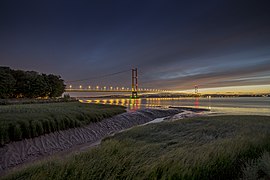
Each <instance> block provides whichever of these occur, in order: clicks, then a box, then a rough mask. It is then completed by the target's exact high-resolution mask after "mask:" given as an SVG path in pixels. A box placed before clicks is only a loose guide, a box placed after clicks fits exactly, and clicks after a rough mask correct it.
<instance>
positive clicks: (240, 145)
mask: <svg viewBox="0 0 270 180" xmlns="http://www.w3.org/2000/svg"><path fill="white" fill-rule="evenodd" d="M147 114H151V113H150V112H148V113H147ZM133 117H134V116H133ZM127 122H130V121H127ZM269 134H270V117H269V116H211V117H196V118H189V119H182V120H178V121H173V122H161V123H156V124H149V125H145V126H139V127H135V128H132V129H131V130H129V131H124V132H122V133H118V134H116V135H115V136H113V137H108V138H106V139H105V140H103V141H102V143H101V145H100V146H98V147H96V148H92V149H90V150H88V151H87V152H85V153H81V154H79V155H75V156H71V157H68V158H66V159H65V160H64V161H63V159H52V160H49V161H47V162H40V163H38V164H33V165H31V166H28V167H25V168H24V169H22V170H21V171H16V172H13V173H12V174H11V175H9V176H7V177H6V179H39V178H41V177H42V178H46V179H68V178H71V179H73V178H76V179H108V178H110V179H134V178H136V179H172V178H176V179H181V178H182V179H238V178H244V179H250V178H251V179H252V178H253V179H257V178H266V179H267V178H269V174H267V173H268V172H269V170H270V168H269V167H268V166H267V164H265V165H262V164H263V163H262V162H263V161H264V160H267V159H269V158H268V157H269V152H270V141H269V139H270V135H269ZM258 163H260V166H258ZM261 165H262V166H261Z"/></svg>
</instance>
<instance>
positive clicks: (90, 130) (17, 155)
mask: <svg viewBox="0 0 270 180" xmlns="http://www.w3.org/2000/svg"><path fill="white" fill-rule="evenodd" d="M181 112H184V110H182V109H181V108H173V109H142V110H138V111H136V112H126V113H123V114H120V115H117V116H114V117H112V118H108V119H104V120H102V121H101V122H97V123H92V124H89V125H87V126H85V127H81V128H73V129H69V130H65V131H59V132H55V133H50V134H46V135H43V136H39V137H36V138H33V139H25V140H22V141H17V142H12V143H9V144H6V145H5V146H3V147H1V148H0V154H1V156H0V175H1V174H4V173H5V172H6V171H7V170H9V169H13V168H14V167H17V166H21V165H23V164H26V163H31V162H33V161H36V160H38V159H41V158H44V157H47V156H50V155H53V154H54V155H55V154H59V155H60V156H61V154H62V155H65V154H68V153H70V152H75V153H76V152H80V151H84V150H87V149H88V148H89V147H92V146H94V145H97V144H99V142H100V141H101V140H102V139H103V138H104V137H107V136H110V135H112V134H115V133H117V132H120V131H122V130H125V129H128V128H131V127H133V126H136V125H140V124H145V123H147V122H150V121H152V120H154V119H156V118H161V117H168V116H170V117H173V115H176V114H179V113H181Z"/></svg>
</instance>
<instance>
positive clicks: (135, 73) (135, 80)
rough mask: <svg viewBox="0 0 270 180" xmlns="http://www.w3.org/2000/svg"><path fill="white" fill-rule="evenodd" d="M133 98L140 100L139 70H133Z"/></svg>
mask: <svg viewBox="0 0 270 180" xmlns="http://www.w3.org/2000/svg"><path fill="white" fill-rule="evenodd" d="M131 89H132V92H131V98H132V99H135V98H138V69H137V68H135V69H132V84H131Z"/></svg>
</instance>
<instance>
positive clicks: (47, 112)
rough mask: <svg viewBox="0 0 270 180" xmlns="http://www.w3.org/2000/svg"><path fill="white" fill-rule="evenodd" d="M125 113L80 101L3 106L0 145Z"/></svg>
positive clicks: (115, 107)
mask: <svg viewBox="0 0 270 180" xmlns="http://www.w3.org/2000/svg"><path fill="white" fill-rule="evenodd" d="M122 112H125V107H122V106H113V105H102V104H83V103H79V102H68V103H46V104H19V105H5V106H0V145H3V144H6V143H8V142H11V141H17V140H21V139H24V138H32V137H36V136H39V135H42V134H46V133H50V132H55V131H59V130H64V129H69V128H73V127H80V126H84V125H87V124H89V123H91V122H97V121H100V120H102V119H104V118H108V117H112V116H114V115H116V114H119V113H122Z"/></svg>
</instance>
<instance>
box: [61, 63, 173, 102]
mask: <svg viewBox="0 0 270 180" xmlns="http://www.w3.org/2000/svg"><path fill="white" fill-rule="evenodd" d="M129 71H130V70H129ZM123 72H126V71H121V72H117V73H112V74H108V75H104V76H101V77H107V76H113V75H116V74H120V73H123ZM86 80H89V79H81V80H74V81H69V82H67V83H72V82H79V81H86ZM65 91H66V92H103V93H105V92H107V93H112V92H120V93H130V94H131V98H137V97H138V94H139V93H162V92H170V91H168V90H162V89H149V88H139V84H138V69H137V68H134V69H131V86H130V87H114V86H99V85H96V86H90V85H89V86H82V85H79V86H76V87H74V86H73V85H72V84H69V85H67V87H66V89H65Z"/></svg>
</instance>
